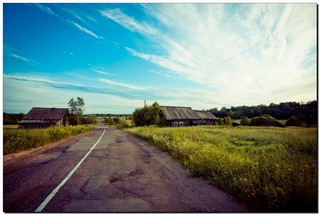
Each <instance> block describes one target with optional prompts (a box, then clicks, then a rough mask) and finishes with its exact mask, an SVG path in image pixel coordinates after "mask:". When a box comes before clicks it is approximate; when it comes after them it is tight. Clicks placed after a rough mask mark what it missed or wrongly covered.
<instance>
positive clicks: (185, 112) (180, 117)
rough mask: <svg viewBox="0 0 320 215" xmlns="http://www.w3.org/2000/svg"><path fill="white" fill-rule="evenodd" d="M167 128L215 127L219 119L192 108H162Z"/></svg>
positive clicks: (207, 112)
mask: <svg viewBox="0 0 320 215" xmlns="http://www.w3.org/2000/svg"><path fill="white" fill-rule="evenodd" d="M161 112H162V118H163V119H164V120H165V124H166V126H172V127H180V126H191V125H215V124H216V123H217V120H218V118H217V117H215V116H214V115H213V114H211V113H210V112H209V111H201V110H192V109H191V107H175V106H161Z"/></svg>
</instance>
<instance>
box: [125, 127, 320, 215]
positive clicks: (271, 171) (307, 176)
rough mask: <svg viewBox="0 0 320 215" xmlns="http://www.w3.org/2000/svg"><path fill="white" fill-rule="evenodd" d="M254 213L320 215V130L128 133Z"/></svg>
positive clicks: (143, 129)
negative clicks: (319, 206)
mask: <svg viewBox="0 0 320 215" xmlns="http://www.w3.org/2000/svg"><path fill="white" fill-rule="evenodd" d="M128 131H129V132H131V133H132V134H134V135H136V136H138V137H140V138H143V139H145V140H147V141H149V142H151V143H153V144H154V145H155V146H157V147H158V148H160V149H161V150H163V151H166V152H168V153H169V154H170V155H171V156H172V157H174V158H175V159H178V160H179V161H180V162H181V163H182V164H183V165H184V166H186V168H187V169H188V170H189V171H191V172H192V173H193V174H195V175H197V176H201V177H203V178H206V179H207V180H208V181H209V182H210V183H212V184H215V185H217V186H219V187H221V188H222V189H224V190H226V191H228V192H229V193H230V194H232V195H234V196H236V197H238V199H239V200H241V201H243V202H245V203H246V204H247V205H248V206H249V207H250V208H252V209H253V210H254V211H260V212H310V211H312V212H315V211H317V202H318V201H317V193H318V190H317V178H318V177H317V174H318V172H317V169H318V168H317V165H318V164H317V157H318V150H317V148H318V146H317V129H316V128H270V127H268V128H267V127H222V126H203V127H183V128H156V127H137V128H132V129H128Z"/></svg>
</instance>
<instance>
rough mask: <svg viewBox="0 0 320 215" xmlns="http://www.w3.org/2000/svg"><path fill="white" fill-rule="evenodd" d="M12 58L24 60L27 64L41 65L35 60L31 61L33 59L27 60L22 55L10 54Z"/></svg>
mask: <svg viewBox="0 0 320 215" xmlns="http://www.w3.org/2000/svg"><path fill="white" fill-rule="evenodd" d="M10 56H11V57H13V58H16V59H19V60H22V61H24V62H27V63H33V64H40V63H39V62H37V61H35V60H31V59H29V58H26V57H23V56H21V55H17V54H10Z"/></svg>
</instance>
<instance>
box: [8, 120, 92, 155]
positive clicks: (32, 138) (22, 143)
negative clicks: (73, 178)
mask: <svg viewBox="0 0 320 215" xmlns="http://www.w3.org/2000/svg"><path fill="white" fill-rule="evenodd" d="M93 128H94V126H83V125H80V126H66V127H52V128H42V129H3V153H4V155H6V154H10V153H14V152H19V151H23V150H27V149H30V148H37V147H39V146H43V145H46V144H49V143H53V142H56V141H59V140H61V139H64V138H67V137H70V136H73V135H77V134H81V133H85V132H88V131H90V130H92V129H93Z"/></svg>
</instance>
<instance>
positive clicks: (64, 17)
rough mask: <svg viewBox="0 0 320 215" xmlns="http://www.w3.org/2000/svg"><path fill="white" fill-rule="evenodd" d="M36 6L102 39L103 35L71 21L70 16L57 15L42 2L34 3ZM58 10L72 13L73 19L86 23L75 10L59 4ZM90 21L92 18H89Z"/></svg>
mask: <svg viewBox="0 0 320 215" xmlns="http://www.w3.org/2000/svg"><path fill="white" fill-rule="evenodd" d="M35 5H36V7H38V8H39V9H40V10H42V11H44V12H45V13H47V14H49V15H51V16H56V17H58V18H59V19H60V20H61V21H63V22H65V23H68V24H71V25H72V26H74V27H76V28H77V29H78V30H80V31H82V32H85V33H86V34H88V35H90V36H93V37H95V38H96V39H100V40H102V39H103V37H102V36H99V35H98V34H96V33H94V32H93V31H92V30H89V29H88V28H87V27H84V26H83V25H80V24H79V23H78V22H75V21H71V20H70V18H68V16H66V15H63V13H62V14H61V15H58V14H57V13H55V12H54V11H53V10H52V9H51V8H50V7H48V6H46V5H44V4H35ZM59 8H60V11H64V13H68V14H71V15H72V18H73V19H77V20H78V21H81V22H83V23H86V22H85V21H84V19H83V18H82V17H81V15H78V14H77V12H75V11H73V10H71V9H68V8H65V7H63V6H59ZM90 20H91V21H92V19H90Z"/></svg>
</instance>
